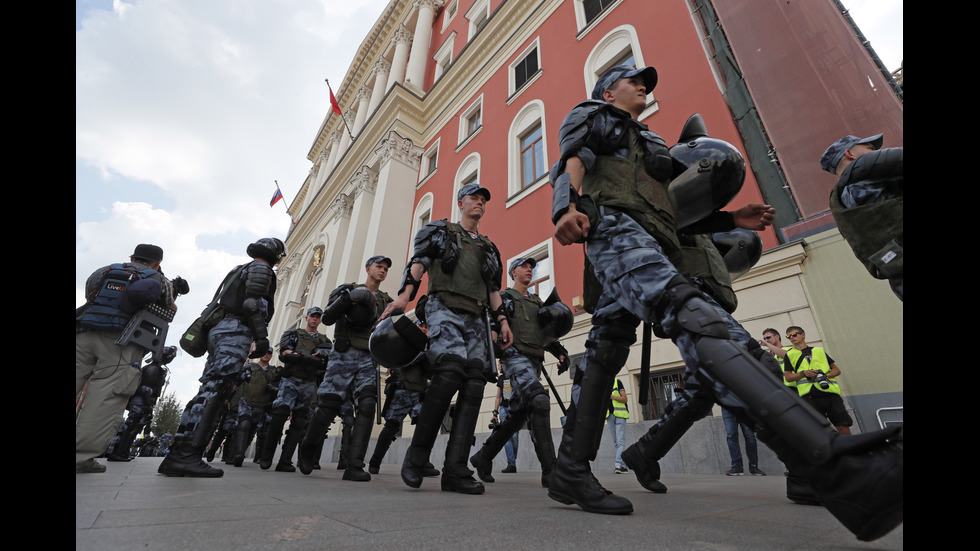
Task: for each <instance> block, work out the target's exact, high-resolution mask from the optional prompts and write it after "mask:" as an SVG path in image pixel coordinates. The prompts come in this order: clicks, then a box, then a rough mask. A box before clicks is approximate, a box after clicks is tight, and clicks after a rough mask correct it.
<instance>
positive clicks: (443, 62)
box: [432, 31, 456, 82]
mask: <svg viewBox="0 0 980 551" xmlns="http://www.w3.org/2000/svg"><path fill="white" fill-rule="evenodd" d="M455 42H456V31H453V32H451V33H449V37H448V38H446V40H445V41H444V42H443V43H442V46H439V49H438V50H436V53H435V54H434V55H433V56H432V59H434V60H435V62H436V69H435V73H434V74H433V77H432V81H433V82H435V81H437V80H439V77H441V76H442V74H443V73H445V72H446V69H448V68H449V64H450V63H452V61H453V45H454V44H455Z"/></svg>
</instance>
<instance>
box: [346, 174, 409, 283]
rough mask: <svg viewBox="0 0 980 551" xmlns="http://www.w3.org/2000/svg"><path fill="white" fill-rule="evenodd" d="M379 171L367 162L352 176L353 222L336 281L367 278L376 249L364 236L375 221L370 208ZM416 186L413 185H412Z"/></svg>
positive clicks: (351, 208)
mask: <svg viewBox="0 0 980 551" xmlns="http://www.w3.org/2000/svg"><path fill="white" fill-rule="evenodd" d="M377 183H378V173H377V172H375V171H374V170H373V169H371V168H370V167H368V166H362V167H361V170H359V171H358V172H357V173H356V174H354V176H353V177H352V178H351V180H350V184H351V187H352V188H353V190H352V192H351V195H353V197H350V200H351V202H350V225H349V231H348V232H347V238H346V239H345V240H344V242H343V245H342V246H343V249H344V258H343V259H342V260H341V261H340V266H339V277H340V278H341V281H338V282H337V284H338V285H340V284H341V283H345V282H351V281H358V282H359V281H361V280H362V279H363V278H364V261H365V260H366V259H367V258H368V257H370V256H371V255H374V254H382V253H375V252H374V251H373V250H371V249H370V248H366V247H365V236H366V235H367V234H368V231H369V230H370V227H371V224H372V223H373V222H374V220H373V218H372V213H371V208H372V206H373V205H374V200H375V189H376V187H377ZM412 187H413V189H414V186H412Z"/></svg>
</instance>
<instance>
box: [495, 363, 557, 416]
mask: <svg viewBox="0 0 980 551" xmlns="http://www.w3.org/2000/svg"><path fill="white" fill-rule="evenodd" d="M500 367H501V370H502V371H503V372H504V377H505V378H507V379H510V385H511V388H512V390H513V393H512V394H511V397H510V403H509V405H508V406H507V407H508V408H510V411H511V414H512V415H513V414H515V413H517V414H520V412H521V411H522V410H524V409H527V408H529V407H530V405H531V404H530V401H529V400H528V399H526V398H525V397H531V396H534V395H535V394H540V393H542V392H545V393H546V391H545V389H544V387H543V386H542V385H541V370H542V369H543V364H542V363H541V360H538V359H536V358H530V357H528V356H525V355H524V354H521V353H520V352H518V351H517V349H516V348H514V347H510V348H508V349H507V350H504V353H503V354H501V356H500Z"/></svg>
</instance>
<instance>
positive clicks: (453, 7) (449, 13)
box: [442, 0, 459, 32]
mask: <svg viewBox="0 0 980 551" xmlns="http://www.w3.org/2000/svg"><path fill="white" fill-rule="evenodd" d="M458 6H459V5H458V0H452V2H449V3H448V4H446V9H445V10H443V12H442V30H443V32H445V30H446V27H448V26H449V23H450V22H452V20H453V19H455V18H456V12H457V11H458V9H457V8H458Z"/></svg>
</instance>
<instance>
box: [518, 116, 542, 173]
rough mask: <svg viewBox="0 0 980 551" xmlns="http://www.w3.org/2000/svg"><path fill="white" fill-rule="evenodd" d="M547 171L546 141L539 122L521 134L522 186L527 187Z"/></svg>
mask: <svg viewBox="0 0 980 551" xmlns="http://www.w3.org/2000/svg"><path fill="white" fill-rule="evenodd" d="M545 173H547V169H546V168H545V164H544V143H543V142H542V139H541V123H540V122H539V123H538V124H537V125H535V126H534V128H532V129H531V130H529V131H528V132H527V133H526V134H524V135H523V136H521V187H522V188H525V187H527V186H529V185H531V184H533V183H534V182H536V181H537V180H538V178H540V177H542V176H544V175H545Z"/></svg>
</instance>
